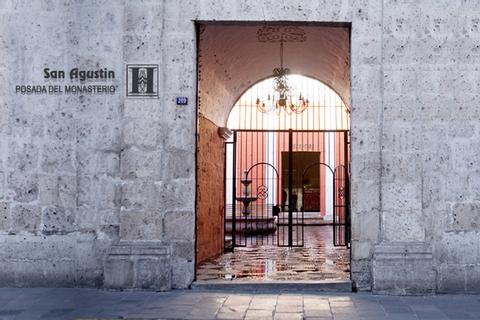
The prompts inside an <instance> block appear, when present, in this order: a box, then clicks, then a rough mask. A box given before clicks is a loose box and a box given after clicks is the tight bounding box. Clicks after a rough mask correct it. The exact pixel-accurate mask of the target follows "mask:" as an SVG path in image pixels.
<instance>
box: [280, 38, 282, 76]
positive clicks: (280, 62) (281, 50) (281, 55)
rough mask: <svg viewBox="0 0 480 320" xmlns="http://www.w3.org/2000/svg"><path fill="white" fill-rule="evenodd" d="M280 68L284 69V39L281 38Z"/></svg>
mask: <svg viewBox="0 0 480 320" xmlns="http://www.w3.org/2000/svg"><path fill="white" fill-rule="evenodd" d="M280 68H282V69H283V39H282V40H280Z"/></svg>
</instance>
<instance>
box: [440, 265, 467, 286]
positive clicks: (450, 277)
mask: <svg viewBox="0 0 480 320" xmlns="http://www.w3.org/2000/svg"><path fill="white" fill-rule="evenodd" d="M465 278H466V274H465V266H464V265H461V264H442V265H440V266H439V267H438V276H437V292H438V293H447V292H448V293H463V292H465V289H466V285H465Z"/></svg>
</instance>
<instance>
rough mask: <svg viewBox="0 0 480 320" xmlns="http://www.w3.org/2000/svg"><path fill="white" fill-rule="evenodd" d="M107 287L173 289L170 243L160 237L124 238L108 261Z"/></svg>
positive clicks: (111, 252)
mask: <svg viewBox="0 0 480 320" xmlns="http://www.w3.org/2000/svg"><path fill="white" fill-rule="evenodd" d="M104 276H105V283H104V286H105V288H110V289H150V290H158V291H165V290H170V289H171V256H170V250H169V247H167V246H165V245H163V244H162V243H160V242H156V241H120V242H119V243H118V244H117V245H114V246H112V247H111V248H110V251H109V252H108V254H107V257H106V259H105V264H104Z"/></svg>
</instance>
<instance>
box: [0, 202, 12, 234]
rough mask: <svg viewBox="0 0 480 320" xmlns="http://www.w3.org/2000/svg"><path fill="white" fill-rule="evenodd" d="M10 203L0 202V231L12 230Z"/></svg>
mask: <svg viewBox="0 0 480 320" xmlns="http://www.w3.org/2000/svg"><path fill="white" fill-rule="evenodd" d="M10 221H11V218H10V203H9V202H0V231H8V230H9V229H10Z"/></svg>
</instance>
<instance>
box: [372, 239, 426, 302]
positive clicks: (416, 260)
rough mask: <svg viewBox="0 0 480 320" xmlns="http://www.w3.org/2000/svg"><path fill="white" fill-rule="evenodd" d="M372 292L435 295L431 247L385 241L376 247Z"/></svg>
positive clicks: (416, 243)
mask: <svg viewBox="0 0 480 320" xmlns="http://www.w3.org/2000/svg"><path fill="white" fill-rule="evenodd" d="M372 277H373V292H374V293H382V294H395V295H412V294H413V295H415V294H418V295H423V294H433V293H434V292H435V271H434V269H433V256H432V248H431V246H430V244H428V243H425V242H385V243H381V244H379V245H377V246H375V251H374V255H373V264H372Z"/></svg>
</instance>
